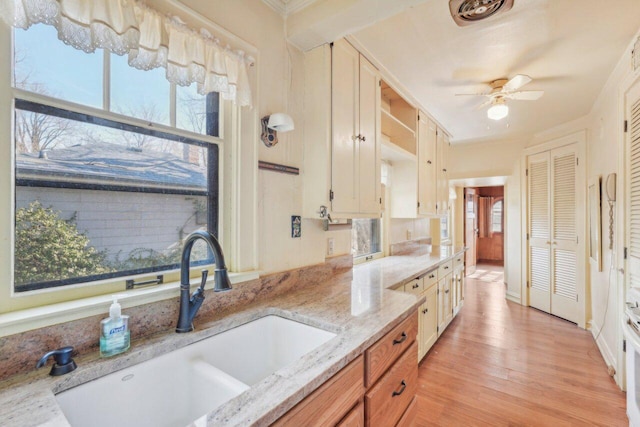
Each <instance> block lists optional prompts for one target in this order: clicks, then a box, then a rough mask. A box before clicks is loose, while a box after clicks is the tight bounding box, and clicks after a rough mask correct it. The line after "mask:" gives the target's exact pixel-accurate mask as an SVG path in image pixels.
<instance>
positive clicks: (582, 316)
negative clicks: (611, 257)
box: [520, 129, 591, 329]
mask: <svg viewBox="0 0 640 427" xmlns="http://www.w3.org/2000/svg"><path fill="white" fill-rule="evenodd" d="M574 143H575V144H576V149H577V153H578V158H579V159H580V163H579V165H578V168H577V169H576V180H577V188H578V190H579V191H578V194H576V203H577V205H578V215H577V217H576V224H577V227H576V228H577V230H578V233H579V234H578V237H579V239H578V250H577V254H578V257H577V258H578V266H577V288H576V291H577V295H578V316H577V325H578V326H579V327H581V328H582V329H586V327H587V321H588V320H589V319H588V318H587V316H588V315H589V313H590V312H591V308H590V306H589V304H588V303H589V301H587V289H588V288H587V280H588V275H587V270H586V269H587V267H586V262H587V251H586V247H587V245H586V236H588V234H587V220H586V211H587V204H586V188H587V177H586V176H587V174H586V162H587V156H586V154H587V131H586V129H585V130H580V131H577V132H573V133H570V134H568V135H565V136H563V137H559V138H554V139H552V140H549V141H546V142H543V143H541V144H537V145H534V146H533V147H529V148H526V149H525V150H524V152H523V154H522V158H521V160H520V164H521V168H520V170H521V177H520V178H521V179H520V191H521V194H522V195H523V197H522V198H521V213H522V222H521V233H522V236H523V237H524V238H523V239H522V252H521V260H522V270H521V275H522V276H521V290H520V292H521V295H522V305H525V306H527V307H528V306H530V298H529V286H528V280H529V257H528V255H529V247H528V246H529V241H528V240H527V238H526V236H527V233H528V232H529V199H528V189H527V187H528V176H527V157H528V156H530V155H533V154H538V153H542V152H545V151H549V150H552V149H555V148H560V147H564V146H566V145H570V144H574Z"/></svg>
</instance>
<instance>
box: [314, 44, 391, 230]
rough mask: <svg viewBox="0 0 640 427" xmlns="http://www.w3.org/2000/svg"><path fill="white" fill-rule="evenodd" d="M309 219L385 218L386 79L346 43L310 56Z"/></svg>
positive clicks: (315, 50) (321, 47) (324, 46)
mask: <svg viewBox="0 0 640 427" xmlns="http://www.w3.org/2000/svg"><path fill="white" fill-rule="evenodd" d="M304 134H305V140H304V163H303V168H302V173H303V183H304V184H303V185H304V187H303V200H304V202H303V203H304V207H303V215H304V216H305V217H308V218H319V217H320V218H326V217H327V215H330V216H331V217H332V218H376V217H379V215H380V208H381V206H380V204H381V198H380V197H381V195H380V190H381V187H380V159H381V157H380V139H379V134H380V77H379V73H378V71H377V70H376V68H375V67H374V66H373V65H372V64H371V63H370V62H369V61H367V59H366V58H364V57H363V56H362V55H361V54H360V53H359V52H358V51H357V50H356V49H355V48H354V47H353V46H351V45H350V44H349V43H348V42H347V41H345V40H339V41H337V42H335V43H333V44H331V45H323V46H320V47H317V48H315V49H313V50H311V51H309V52H307V53H306V54H305V132H304Z"/></svg>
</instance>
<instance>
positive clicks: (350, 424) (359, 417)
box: [338, 402, 364, 427]
mask: <svg viewBox="0 0 640 427" xmlns="http://www.w3.org/2000/svg"><path fill="white" fill-rule="evenodd" d="M338 427H364V403H362V402H360V403H358V404H357V405H356V407H355V408H353V409H352V410H351V411H350V412H349V413H348V414H347V416H346V417H344V418H343V419H342V421H340V422H339V423H338Z"/></svg>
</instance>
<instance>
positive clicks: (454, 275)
mask: <svg viewBox="0 0 640 427" xmlns="http://www.w3.org/2000/svg"><path fill="white" fill-rule="evenodd" d="M397 290H403V291H404V292H407V293H412V294H414V295H417V296H420V297H424V298H425V302H424V303H423V304H422V305H421V306H420V309H419V311H418V319H419V321H418V361H420V360H422V359H423V358H424V356H425V355H426V354H427V352H428V351H429V350H430V349H431V347H432V346H433V344H435V342H436V340H437V339H438V337H439V336H440V335H442V333H443V332H444V330H445V329H446V327H447V326H448V325H449V323H451V321H452V320H453V318H454V316H456V315H457V314H458V312H459V311H460V308H462V302H463V300H464V253H461V254H459V255H458V256H456V257H454V258H453V259H452V260H448V261H445V262H443V263H442V264H440V265H439V266H438V267H437V268H434V269H433V270H431V271H428V272H427V273H425V274H423V275H422V276H420V277H417V278H415V279H412V280H410V281H408V282H407V283H405V284H404V285H403V286H402V287H400V288H397Z"/></svg>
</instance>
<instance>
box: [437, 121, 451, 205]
mask: <svg viewBox="0 0 640 427" xmlns="http://www.w3.org/2000/svg"><path fill="white" fill-rule="evenodd" d="M436 151H437V156H438V162H437V165H436V167H437V169H438V171H437V188H438V189H437V205H436V213H437V214H438V215H446V214H447V212H449V173H448V171H447V167H448V164H449V135H447V134H446V133H444V132H442V131H441V130H438V139H437V148H436Z"/></svg>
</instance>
